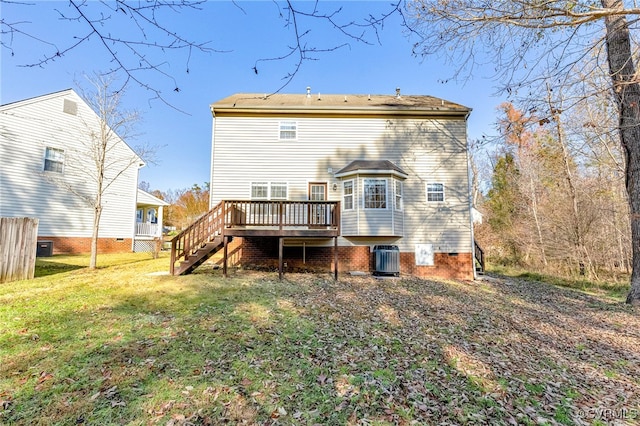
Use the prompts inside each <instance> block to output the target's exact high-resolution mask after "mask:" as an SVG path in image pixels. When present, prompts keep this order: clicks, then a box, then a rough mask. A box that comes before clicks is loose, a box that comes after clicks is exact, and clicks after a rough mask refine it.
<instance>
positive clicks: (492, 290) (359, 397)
mask: <svg viewBox="0 0 640 426" xmlns="http://www.w3.org/2000/svg"><path fill="white" fill-rule="evenodd" d="M98 260H99V264H100V265H103V266H102V267H101V268H99V269H98V270H96V271H89V270H87V269H85V268H84V267H85V266H86V265H87V264H88V258H87V257H53V258H47V259H39V260H38V267H37V272H36V276H37V278H36V279H34V280H30V281H20V282H13V283H7V284H2V285H1V286H0V403H1V405H0V424H8V425H13V424H17V425H33V424H36V425H37V424H40V425H47V424H52V425H53V424H55V425H78V424H87V425H109V424H113V425H128V424H131V425H147V424H149V425H155V424H160V425H191V424H195V425H208V424H247V425H253V424H260V425H273V424H285V425H315V424H320V425H344V424H349V425H365V424H366V425H368V424H371V425H394V424H400V425H404V424H406V425H410V424H439V423H442V424H531V425H534V424H550V425H553V424H577V425H580V424H603V425H604V424H611V423H612V422H614V421H615V422H619V423H622V424H624V423H623V422H626V423H627V424H634V423H637V422H638V421H639V419H640V417H639V416H638V414H639V411H638V409H639V408H640V316H639V315H638V314H639V312H638V311H637V310H634V308H631V307H629V306H627V305H625V304H623V303H622V301H621V300H619V299H611V298H610V297H605V296H597V295H592V294H585V293H583V292H579V291H576V290H572V289H567V288H561V287H556V286H551V285H548V284H544V283H540V282H537V281H530V280H528V281H525V280H523V279H519V278H506V277H502V276H492V277H489V279H487V280H483V281H477V282H473V283H469V282H457V281H425V280H417V279H410V278H406V279H402V280H393V279H390V280H378V279H375V278H371V277H348V276H341V278H340V280H339V281H338V282H334V281H333V280H332V279H331V277H330V275H329V274H327V275H317V274H316V275H312V274H308V275H305V274H287V275H285V280H283V281H282V282H280V281H278V276H277V273H272V272H271V273H262V272H255V271H234V272H232V273H231V277H230V278H229V279H226V280H225V279H223V278H222V276H221V273H220V271H217V270H213V269H211V268H207V267H206V266H204V267H201V268H200V269H199V270H198V271H197V273H195V274H192V275H188V276H183V277H171V276H168V275H166V274H162V272H165V271H167V270H168V259H167V257H166V256H165V257H161V258H160V259H157V260H153V259H151V258H150V256H149V255H148V254H136V255H118V256H107V255H103V256H100V257H99V259H98ZM158 272H160V274H159V273H158Z"/></svg>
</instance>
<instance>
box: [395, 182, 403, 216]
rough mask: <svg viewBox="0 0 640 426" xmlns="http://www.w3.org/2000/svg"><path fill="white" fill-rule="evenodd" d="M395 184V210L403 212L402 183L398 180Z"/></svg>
mask: <svg viewBox="0 0 640 426" xmlns="http://www.w3.org/2000/svg"><path fill="white" fill-rule="evenodd" d="M395 183H396V185H395V186H396V197H395V209H396V210H398V211H401V210H402V182H401V181H399V180H396V181H395Z"/></svg>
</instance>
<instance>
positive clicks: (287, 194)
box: [268, 181, 289, 200]
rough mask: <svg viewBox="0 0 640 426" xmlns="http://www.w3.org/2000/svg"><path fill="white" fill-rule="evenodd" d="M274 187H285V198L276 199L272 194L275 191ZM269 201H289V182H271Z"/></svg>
mask: <svg viewBox="0 0 640 426" xmlns="http://www.w3.org/2000/svg"><path fill="white" fill-rule="evenodd" d="M274 185H278V186H284V192H285V196H284V197H274V196H273V194H272V190H273V186H274ZM268 193H269V199H270V200H288V199H289V182H284V181H274V182H269V191H268Z"/></svg>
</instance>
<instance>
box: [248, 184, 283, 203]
mask: <svg viewBox="0 0 640 426" xmlns="http://www.w3.org/2000/svg"><path fill="white" fill-rule="evenodd" d="M287 196H288V191H287V182H251V199H252V200H286V199H287Z"/></svg>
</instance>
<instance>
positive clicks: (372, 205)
mask: <svg viewBox="0 0 640 426" xmlns="http://www.w3.org/2000/svg"><path fill="white" fill-rule="evenodd" d="M363 194H364V208H365V209H386V208H387V180H386V179H364V182H363Z"/></svg>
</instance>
